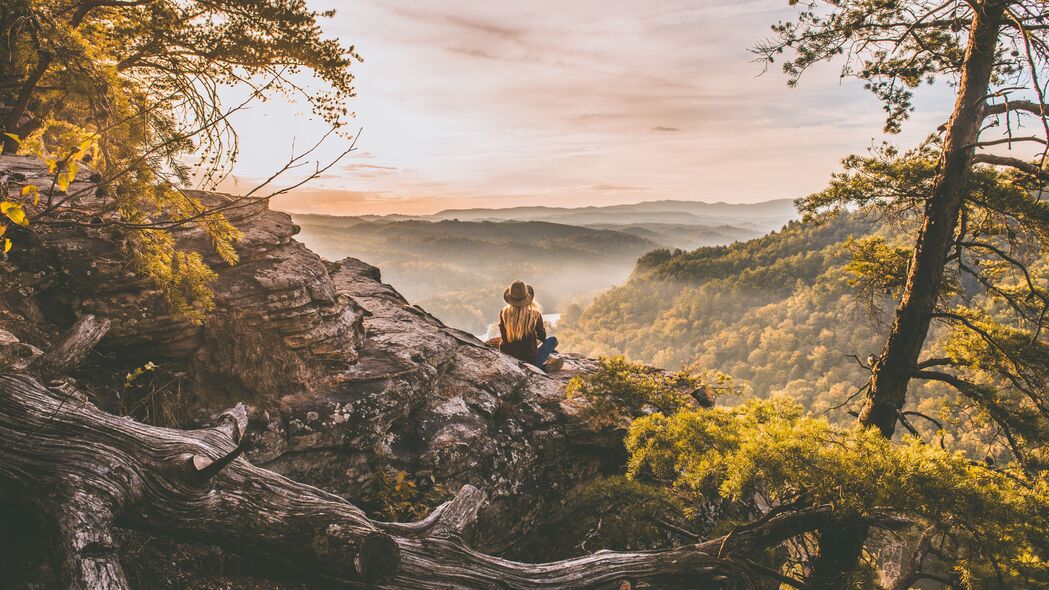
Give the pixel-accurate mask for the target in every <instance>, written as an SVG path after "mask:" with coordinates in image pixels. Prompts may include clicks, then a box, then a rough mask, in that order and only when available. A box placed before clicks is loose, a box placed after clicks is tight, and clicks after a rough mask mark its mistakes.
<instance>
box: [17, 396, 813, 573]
mask: <svg viewBox="0 0 1049 590" xmlns="http://www.w3.org/2000/svg"><path fill="white" fill-rule="evenodd" d="M244 424H245V417H244V414H243V408H242V407H238V408H234V409H233V410H231V411H229V412H227V413H226V414H224V415H223V416H222V417H220V419H219V424H218V425H216V426H215V427H214V428H208V429H201V430H188V431H184V430H173V429H168V428H159V427H154V426H148V425H145V424H141V423H138V422H135V421H133V420H130V419H127V418H122V417H118V416H113V415H111V414H107V413H105V412H102V411H100V410H98V409H97V408H95V407H94V406H92V405H91V404H90V403H88V402H86V401H83V400H82V399H80V398H79V397H69V396H68V395H66V394H64V393H62V392H61V391H57V390H49V389H47V388H45V387H43V386H42V385H41V384H40V383H39V382H37V381H36V380H35V379H33V378H31V377H28V376H24V375H0V489H2V492H3V493H5V494H9V495H13V497H17V498H19V499H21V500H24V501H27V502H30V503H33V504H34V505H35V506H36V507H37V508H38V509H39V510H41V511H42V512H43V513H44V514H46V515H47V516H49V517H50V518H51V519H52V521H53V522H55V523H56V527H55V534H56V535H58V537H59V538H58V543H57V546H58V547H60V548H61V551H62V553H63V555H62V556H61V560H60V561H61V563H62V568H63V571H64V573H65V576H66V577H67V578H68V582H69V585H70V586H71V587H74V588H84V589H91V590H94V589H122V588H126V587H127V582H126V581H125V579H124V575H123V572H122V570H121V567H120V563H119V560H118V559H117V550H116V547H114V544H113V540H112V535H111V530H112V527H114V526H117V527H126V528H129V529H135V530H140V531H145V532H148V533H151V534H154V535H158V536H163V537H168V538H173V539H177V540H183V541H197V542H204V543H208V544H212V545H218V546H221V547H223V548H225V549H227V550H229V551H232V552H235V553H239V554H242V555H246V556H250V557H252V558H257V559H263V560H266V562H267V563H270V564H280V565H282V566H283V567H284V568H286V569H287V570H288V571H291V572H298V573H300V574H301V575H302V576H303V577H304V578H305V579H318V578H320V579H324V580H328V581H332V582H336V583H341V584H343V585H345V586H348V587H368V588H419V589H428V588H520V589H534V588H619V587H620V586H621V584H622V583H623V582H629V583H631V584H638V583H641V584H650V585H653V586H655V587H661V588H668V587H688V588H735V587H748V586H750V585H752V584H751V581H750V578H749V575H750V573H749V572H751V571H753V570H751V569H750V568H749V567H748V566H747V563H746V560H745V557H746V554H747V553H750V552H752V551H756V550H759V549H762V548H764V547H769V546H773V545H776V544H778V543H780V542H781V541H782V540H784V539H786V538H789V537H792V536H795V535H797V534H800V533H802V532H804V531H809V530H814V529H817V528H819V527H820V526H825V525H826V524H827V523H829V522H831V518H832V516H833V515H832V514H831V511H830V509H829V508H814V509H808V510H804V511H801V512H798V513H794V514H790V515H784V516H778V517H776V518H772V519H769V520H767V521H765V522H762V523H760V524H759V525H757V526H753V527H747V528H746V530H740V531H738V532H737V534H735V535H730V536H728V537H726V538H719V539H713V540H710V541H706V542H703V543H699V544H695V545H690V546H686V547H681V548H677V549H672V550H666V551H651V552H611V551H601V552H598V553H595V554H593V555H587V556H584V557H580V558H576V559H569V560H565V561H559V562H554V563H545V564H524V563H517V562H512V561H508V560H504V559H500V558H496V557H491V556H488V555H484V554H481V553H478V552H475V551H473V550H472V549H470V548H469V547H467V546H466V545H465V543H464V542H463V540H462V534H463V531H464V530H465V529H466V528H467V527H469V526H470V525H471V524H472V523H473V521H474V518H475V516H476V513H477V510H478V509H479V508H480V507H481V505H482V503H483V501H484V494H483V493H482V492H480V491H479V490H477V489H475V488H473V487H471V486H466V487H464V488H463V489H462V491H460V493H459V494H458V495H457V496H456V498H455V499H454V500H452V501H451V502H449V503H447V504H445V505H443V506H441V507H439V508H438V509H436V510H435V511H434V512H433V514H431V515H430V516H429V517H427V518H426V519H424V520H422V521H420V522H417V523H410V524H397V523H380V522H373V521H371V520H369V519H368V518H367V517H366V516H365V514H364V513H363V512H362V511H361V510H359V509H358V508H356V507H355V506H353V505H352V504H350V503H349V502H347V501H346V500H344V499H342V498H340V497H338V496H334V495H332V494H329V493H326V492H324V491H321V490H319V489H316V488H313V487H310V486H307V485H304V484H300V483H297V482H294V481H291V480H289V479H287V478H284V477H282V476H280V475H277V474H275V473H272V472H270V471H267V470H264V469H260V468H257V467H254V466H253V465H251V464H250V463H249V462H248V461H246V460H244V459H243V458H241V457H239V456H238V455H239V454H240V451H241V450H242V447H240V446H238V443H239V442H240V441H239V438H240V436H241V435H242V434H243V430H244ZM45 491H46V493H44V492H45ZM719 556H720V557H719Z"/></svg>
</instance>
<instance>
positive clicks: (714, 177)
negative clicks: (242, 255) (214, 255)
mask: <svg viewBox="0 0 1049 590" xmlns="http://www.w3.org/2000/svg"><path fill="white" fill-rule="evenodd" d="M309 4H310V6H311V7H313V8H316V9H327V8H334V9H336V10H337V14H336V16H335V17H333V18H331V19H326V20H324V21H323V22H322V23H321V25H322V28H323V29H324V31H325V32H326V33H327V34H328V35H329V36H332V37H337V38H339V39H341V40H342V41H343V42H344V43H345V44H346V45H350V44H352V45H355V46H356V49H357V51H358V52H359V53H361V54H362V55H363V57H364V59H365V62H364V63H363V64H359V65H357V66H355V67H354V72H355V76H356V89H357V93H358V96H357V98H355V99H354V100H353V101H352V102H351V103H350V104H349V105H348V106H349V108H350V109H351V110H352V111H354V113H355V116H354V117H353V119H352V120H351V121H350V123H349V125H350V127H352V128H353V129H355V130H356V129H361V134H360V137H359V138H358V142H357V150H356V151H355V152H353V153H351V154H350V155H348V156H347V157H346V158H345V159H344V160H342V161H341V162H340V163H339V164H337V165H336V166H334V167H333V168H332V169H330V170H329V171H328V173H326V174H325V175H324V176H323V177H322V178H318V179H316V180H314V181H313V182H311V183H310V184H309V185H307V186H306V187H303V188H301V189H298V190H296V191H294V192H292V193H290V194H289V195H286V196H283V197H280V198H279V199H276V200H275V202H274V207H275V208H278V209H282V210H286V211H293V212H312V213H327V214H335V215H360V214H374V213H380V214H386V213H409V214H425V213H433V212H436V211H439V210H441V209H447V208H463V207H511V206H518V205H554V206H587V205H607V204H617V203H631V202H639V201H650V200H658V199H685V200H700V201H708V202H714V201H725V202H739V203H746V202H758V201H764V200H768V199H775V198H796V197H800V196H804V195H806V194H809V193H811V192H814V191H818V190H820V189H821V188H822V187H823V186H824V185H825V184H826V181H827V179H828V178H829V176H830V174H831V172H833V171H835V170H837V169H838V163H839V162H840V160H841V158H842V157H844V156H846V155H848V154H850V153H860V152H863V151H865V150H866V149H867V148H869V147H870V146H871V145H872V143H873V142H880V141H882V139H884V135H883V134H882V132H881V127H882V124H883V117H882V115H883V113H882V111H881V107H880V105H879V104H878V103H877V101H876V100H875V99H874V98H873V97H872V96H871V95H870V94H869V93H868V92H866V91H865V90H863V89H862V85H861V84H860V83H859V82H857V81H854V80H845V81H841V80H839V77H838V72H839V69H840V67H841V64H840V63H834V64H827V65H823V66H821V67H817V68H815V69H813V70H811V71H810V72H809V73H808V74H807V77H806V78H803V79H802V82H801V84H800V86H799V87H797V88H788V87H787V85H786V78H785V76H784V75H783V74H782V73H781V72H780V71H779V70H778V69H774V70H770V71H769V72H767V73H765V74H764V75H762V65H761V64H759V63H754V62H753V61H752V60H753V57H754V56H753V55H752V54H751V53H750V52H749V51H748V48H749V47H752V46H753V45H754V44H755V43H756V42H758V41H760V40H761V39H762V38H764V37H766V36H767V34H768V32H769V27H770V25H772V24H774V23H775V22H777V21H779V20H782V19H786V18H789V17H790V16H791V15H792V14H793V9H791V8H789V7H788V6H787V2H786V0H750V1H748V0H734V1H723V0H691V1H684V0H646V1H645V2H637V1H633V0H632V1H621V0H604V1H598V0H570V1H569V0H530V1H529V2H516V1H514V2H511V1H509V0H488V1H486V2H483V3H482V2H476V1H467V0H401V1H394V0H354V1H353V2H346V1H335V0H316V1H314V0H310V2H309ZM240 92H241V91H240V90H238V89H233V90H231V91H230V92H229V93H227V94H228V100H229V101H230V102H231V103H232V101H233V100H236V98H237V97H238V96H240ZM917 98H918V100H917V101H916V104H917V107H918V113H916V115H915V116H914V118H913V119H912V120H911V122H909V123H908V124H907V126H906V127H905V130H904V133H903V134H902V135H899V136H894V137H892V138H891V139H892V141H894V142H897V143H900V144H901V145H913V144H914V143H916V142H917V141H918V140H919V139H920V138H921V137H924V136H925V135H926V134H927V133H929V132H930V131H931V130H933V129H935V128H936V127H937V126H938V125H939V124H941V123H942V122H943V121H944V120H945V119H946V115H947V113H948V112H949V108H950V106H951V103H952V96H951V93H950V89H949V88H946V87H944V86H938V87H931V88H927V89H924V90H922V91H920V92H919V94H918V97H917ZM233 123H234V125H236V127H237V128H238V131H239V133H240V145H241V153H240V157H239V161H238V164H237V167H236V169H235V175H236V186H233V187H226V188H231V189H232V190H234V191H237V190H248V189H250V188H251V187H252V186H254V183H255V182H257V181H258V179H261V178H266V177H268V176H269V175H270V174H271V173H272V172H273V171H274V170H276V169H278V168H280V166H281V165H282V164H283V163H284V162H285V161H286V160H287V158H288V155H289V153H291V151H292V149H293V143H294V145H295V146H298V148H297V149H299V150H301V149H302V146H304V145H308V144H312V143H313V142H314V141H316V140H317V138H319V137H320V136H321V135H323V133H324V131H325V127H324V126H323V125H322V124H321V123H320V122H319V121H317V120H315V119H312V118H311V117H310V115H309V113H308V109H307V108H306V106H305V105H303V104H301V103H290V102H288V101H285V100H280V99H278V100H273V101H269V102H267V103H264V104H260V105H256V106H254V107H253V108H252V109H251V110H250V111H247V112H244V113H241V114H239V116H238V117H237V118H236V119H234V121H233ZM347 141H348V140H344V139H336V140H335V141H329V142H328V143H327V144H325V145H324V146H323V147H322V149H321V150H319V151H318V152H317V153H316V155H317V156H318V158H319V159H320V160H322V161H323V160H324V159H325V158H331V157H333V156H335V155H337V154H338V153H340V152H341V151H343V149H345V147H346V145H347ZM298 172H299V173H301V169H300V170H299V171H298ZM295 179H296V178H295V175H294V174H292V175H289V176H287V177H284V178H283V179H282V181H283V182H285V183H291V182H293V181H294V180H295Z"/></svg>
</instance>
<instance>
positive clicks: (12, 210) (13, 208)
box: [0, 201, 29, 225]
mask: <svg viewBox="0 0 1049 590" xmlns="http://www.w3.org/2000/svg"><path fill="white" fill-rule="evenodd" d="M0 213H3V214H4V215H6V216H7V217H8V219H10V220H11V221H13V222H15V223H17V224H18V225H29V219H27V218H26V215H25V209H23V208H22V206H21V205H19V204H18V203H15V202H13V201H3V202H0Z"/></svg>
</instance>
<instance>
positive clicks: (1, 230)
mask: <svg viewBox="0 0 1049 590" xmlns="http://www.w3.org/2000/svg"><path fill="white" fill-rule="evenodd" d="M6 233H7V226H6V225H0V236H2V235H4V234H6Z"/></svg>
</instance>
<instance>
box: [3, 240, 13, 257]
mask: <svg viewBox="0 0 1049 590" xmlns="http://www.w3.org/2000/svg"><path fill="white" fill-rule="evenodd" d="M10 251H11V240H9V239H7V238H4V254H7V253H8V252H10Z"/></svg>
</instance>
